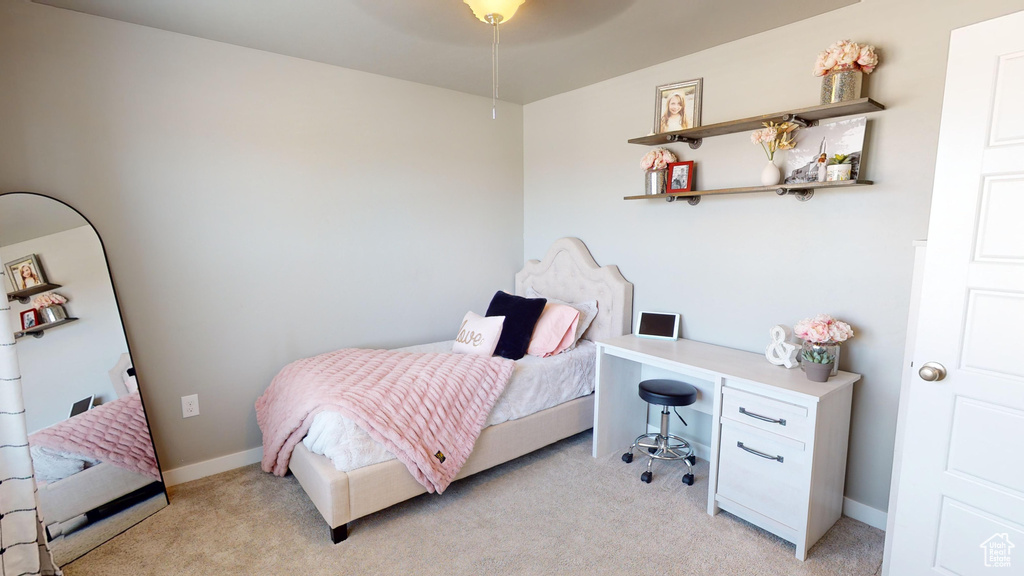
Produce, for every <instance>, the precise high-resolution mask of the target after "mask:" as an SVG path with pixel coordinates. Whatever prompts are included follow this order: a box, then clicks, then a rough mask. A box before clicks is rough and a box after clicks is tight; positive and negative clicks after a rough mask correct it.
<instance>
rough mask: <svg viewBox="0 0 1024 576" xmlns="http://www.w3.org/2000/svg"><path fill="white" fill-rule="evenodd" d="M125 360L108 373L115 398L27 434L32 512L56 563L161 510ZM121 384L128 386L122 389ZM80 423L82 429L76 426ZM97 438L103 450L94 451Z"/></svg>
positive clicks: (162, 500) (145, 432) (155, 470)
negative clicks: (35, 494) (33, 483)
mask: <svg viewBox="0 0 1024 576" xmlns="http://www.w3.org/2000/svg"><path fill="white" fill-rule="evenodd" d="M126 357H127V354H125V355H123V357H122V358H121V359H120V360H119V361H118V364H117V365H116V366H115V367H114V368H113V369H112V370H111V371H110V376H111V381H112V382H113V383H114V388H115V392H116V393H117V396H118V398H117V399H116V400H114V401H112V402H108V403H106V404H103V405H100V406H97V407H95V408H94V409H92V410H89V411H87V412H84V413H82V414H79V415H77V416H74V417H72V418H69V419H67V420H64V421H61V422H58V423H56V424H54V425H52V426H49V427H47V428H44V429H42V430H39V431H37V432H34V433H32V434H31V435H30V436H29V444H30V451H31V453H32V459H33V466H34V468H35V475H36V478H37V481H38V484H39V510H40V514H41V515H42V517H43V520H44V522H45V524H46V533H47V538H48V539H49V541H50V548H51V550H52V552H53V556H54V561H55V562H56V563H57V564H58V565H63V564H66V563H68V562H71V561H72V560H74V559H75V558H77V557H79V556H81V555H82V554H84V553H86V552H88V551H89V550H91V549H93V548H95V547H96V546H98V545H99V544H101V543H103V542H105V541H107V540H109V539H110V538H111V537H113V536H114V535H116V534H118V533H120V532H123V531H124V530H125V529H127V528H128V527H130V526H132V525H134V524H136V523H138V522H139V521H140V520H142V519H143V518H145V517H147V516H149V515H150V514H152V513H153V512H155V511H156V510H159V509H160V508H162V507H163V506H166V505H167V499H166V497H165V496H164V486H163V482H162V480H161V476H160V472H159V469H158V468H157V463H156V455H155V453H154V452H153V447H152V446H153V445H152V442H151V441H150V439H149V429H148V426H147V424H146V417H145V413H144V412H143V408H142V403H141V399H140V398H139V394H138V387H137V385H135V384H134V380H135V378H134V375H133V370H132V368H131V363H130V359H128V360H126ZM126 383H127V386H126V385H125V384H126ZM83 422H84V424H83ZM94 434H98V435H100V436H103V437H104V438H106V439H107V440H108V441H109V443H110V444H117V445H118V448H116V449H114V450H110V446H109V444H102V443H101V444H102V447H101V448H99V450H98V451H97V446H90V445H89V444H92V442H90V440H89V439H88V438H87V436H90V435H94Z"/></svg>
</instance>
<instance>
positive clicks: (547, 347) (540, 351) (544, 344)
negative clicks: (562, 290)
mask: <svg viewBox="0 0 1024 576" xmlns="http://www.w3.org/2000/svg"><path fill="white" fill-rule="evenodd" d="M579 321H580V311H579V310H577V309H575V308H573V307H572V306H568V305H565V304H553V303H548V304H546V305H545V306H544V312H542V313H541V315H540V320H537V326H536V327H535V328H534V329H533V336H532V337H531V338H530V347H529V348H528V349H527V350H526V353H527V354H529V355H531V356H540V357H541V358H547V357H548V356H554V355H555V354H559V353H561V352H562V351H563V350H565V349H566V348H568V347H570V346H572V344H573V342H575V340H576V325H577V324H578V323H579Z"/></svg>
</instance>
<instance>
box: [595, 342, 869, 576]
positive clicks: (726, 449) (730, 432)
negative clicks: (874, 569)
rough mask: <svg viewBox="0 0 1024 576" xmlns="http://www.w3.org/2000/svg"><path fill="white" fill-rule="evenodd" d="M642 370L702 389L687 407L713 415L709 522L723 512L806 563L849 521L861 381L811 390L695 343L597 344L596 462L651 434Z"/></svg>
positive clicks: (753, 361) (751, 358) (847, 377)
mask: <svg viewBox="0 0 1024 576" xmlns="http://www.w3.org/2000/svg"><path fill="white" fill-rule="evenodd" d="M645 366H650V367H653V368H659V369H662V370H667V371H670V372H673V373H676V374H679V375H680V379H681V380H684V381H686V382H689V383H690V384H693V385H694V386H696V387H697V390H698V394H697V403H696V404H694V405H693V406H690V408H692V409H696V410H698V411H700V412H704V413H706V414H710V415H711V421H712V429H711V445H710V446H708V447H707V449H706V450H702V452H704V453H705V454H707V455H708V461H709V463H710V466H709V470H710V472H709V477H708V513H709V514H712V515H714V514H717V513H718V511H719V509H720V508H721V509H724V510H727V511H729V512H730V513H732V514H734V515H736V516H739V517H740V518H743V519H744V520H747V521H748V522H751V523H752V524H755V525H758V526H760V527H762V528H764V529H765V530H768V531H770V532H772V533H774V534H776V535H778V536H780V537H782V538H784V539H786V540H789V541H790V542H793V543H794V544H796V556H797V558H799V559H801V560H803V559H804V558H805V557H806V555H807V550H808V549H809V548H810V547H811V546H812V545H813V544H814V542H816V541H817V540H818V538H820V537H821V536H822V535H824V534H825V532H827V531H828V529H829V528H831V527H832V525H833V524H835V522H836V521H837V520H838V519H839V517H840V516H841V515H842V506H843V487H844V484H845V480H846V451H847V443H848V441H849V429H850V406H851V403H852V395H853V383H854V382H856V381H857V380H859V379H860V375H859V374H852V373H849V372H839V373H838V374H837V375H836V376H833V377H831V378H830V379H829V381H828V382H811V381H809V380H807V377H806V376H805V375H804V373H803V371H801V370H799V369H795V370H787V369H785V368H782V367H780V366H773V365H771V364H769V363H768V361H767V360H766V359H765V358H764V356H763V355H761V354H754V353H751V352H743V351H740V350H734V349H731V348H723V347H721V346H714V345H711V344H704V343H702V342H694V341H692V340H653V339H644V338H637V337H635V336H632V335H626V336H619V337H616V338H610V339H608V340H604V341H600V342H598V343H597V382H596V394H597V396H596V399H595V400H596V404H595V406H594V452H593V454H594V457H595V458H599V457H604V456H607V455H609V454H611V453H614V452H625V451H626V449H627V448H629V446H630V444H632V442H633V440H634V439H635V438H636V437H637V436H638V435H640V434H642V433H644V432H646V430H645V429H644V422H645V421H646V412H647V403H646V402H644V401H643V400H642V399H641V398H640V396H639V395H638V393H637V385H638V384H639V383H640V381H641V379H642V375H641V372H642V370H643V368H644V367H645ZM758 416H762V417H764V418H767V419H768V420H771V421H768V420H764V419H759V418H757V417H758ZM781 421H784V422H781ZM755 451H756V452H760V453H761V455H757V454H755V453H754V452H755ZM769 456H774V457H775V458H769ZM623 465H624V466H625V464H623ZM667 466H670V464H667V463H666V464H663V465H662V466H659V467H657V468H656V469H655V473H656V474H657V473H659V472H660V471H663V470H665V468H666V467H667ZM638 470H639V468H638ZM638 481H639V480H638Z"/></svg>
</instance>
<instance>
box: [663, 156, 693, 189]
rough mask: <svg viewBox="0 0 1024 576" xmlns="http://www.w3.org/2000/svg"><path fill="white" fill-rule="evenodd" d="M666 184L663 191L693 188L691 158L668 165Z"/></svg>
mask: <svg viewBox="0 0 1024 576" xmlns="http://www.w3.org/2000/svg"><path fill="white" fill-rule="evenodd" d="M667 170H668V184H667V185H666V188H665V192H667V193H669V194H672V193H673V192H691V191H692V190H693V160H688V161H686V162H673V163H671V164H669V165H668V168H667Z"/></svg>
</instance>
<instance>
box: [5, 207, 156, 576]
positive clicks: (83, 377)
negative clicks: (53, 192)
mask: <svg viewBox="0 0 1024 576" xmlns="http://www.w3.org/2000/svg"><path fill="white" fill-rule="evenodd" d="M26 255H31V256H32V257H33V258H34V260H33V263H34V265H35V266H36V267H37V268H38V269H39V270H38V272H39V273H41V274H45V278H46V283H45V289H43V290H41V291H37V292H35V293H34V294H28V295H26V294H25V290H24V289H22V287H21V286H18V287H16V288H15V287H12V286H6V289H7V293H8V300H11V301H12V312H11V313H12V314H14V315H15V320H17V318H18V316H19V315H21V313H22V312H26V311H30V310H36V311H37V313H36V314H28V315H27V316H29V317H32V318H35V317H38V320H39V322H40V323H39V324H38V325H37V326H34V327H32V328H33V330H34V331H35V332H34V333H32V332H28V333H27V334H24V335H29V334H31V335H33V336H36V338H20V339H18V341H17V342H18V344H17V352H18V359H19V362H20V364H21V370H22V384H23V394H24V398H25V416H26V420H27V423H28V431H29V444H30V451H31V454H32V458H33V466H34V468H35V475H36V481H37V484H38V486H39V509H40V513H41V515H42V516H43V524H44V525H45V526H46V531H47V536H48V538H49V540H50V548H51V550H52V551H53V556H54V561H55V562H56V563H57V564H58V565H63V564H67V563H68V562H70V561H72V560H74V559H75V558H77V557H79V556H81V555H82V554H85V553H86V552H88V551H89V550H91V549H93V548H95V547H96V546H98V545H100V544H102V543H103V542H105V541H106V540H109V539H110V538H112V537H114V536H115V535H117V534H119V533H121V532H123V531H124V530H126V529H128V528H130V527H131V526H133V525H135V524H137V523H138V522H140V521H142V520H143V519H145V518H146V517H147V516H149V515H151V514H153V513H154V512H156V511H157V510H159V509H160V508H162V507H164V506H166V505H167V503H168V501H167V496H166V492H165V490H164V484H163V479H162V477H161V474H160V468H159V465H158V462H157V458H156V452H155V449H154V447H153V441H152V437H151V435H150V431H149V425H148V421H147V418H146V413H145V409H144V407H143V402H142V396H141V394H140V393H139V383H138V379H137V376H136V374H135V369H134V366H133V362H132V358H131V355H130V351H129V348H128V342H127V338H126V336H125V331H124V327H123V324H122V322H121V313H120V309H119V307H118V304H117V298H116V295H115V292H114V288H113V283H112V280H111V276H110V272H109V270H108V268H107V260H106V255H105V253H104V249H103V244H102V242H101V240H100V237H99V235H98V233H97V232H96V231H95V230H94V228H93V227H92V225H91V224H90V223H89V222H88V221H87V220H86V219H85V218H84V217H83V216H82V215H81V214H79V213H78V212H77V211H76V210H74V209H72V208H71V207H69V206H68V205H66V204H64V203H62V202H60V201H58V200H55V199H53V198H49V197H47V196H42V195H38V194H31V193H22V192H16V193H8V194H2V195H0V262H13V261H20V260H19V259H25V257H26ZM30 272H31V271H30ZM26 274H29V272H26ZM31 288H38V287H31ZM31 288H30V289H31ZM68 318H76V319H77V320H78V321H76V322H74V323H68V322H67V319H68ZM25 332H27V330H26V328H25V327H24V326H22V331H21V332H19V333H18V334H23V333H25ZM40 336H43V337H40ZM83 399H86V400H89V399H91V402H84V403H83V405H82V406H81V407H80V408H79V411H81V408H83V407H84V408H87V409H85V410H84V411H81V412H80V413H78V411H73V408H72V407H73V406H75V405H76V403H82V400H83ZM89 405H91V406H92V407H91V408H88V406H89ZM72 412H74V413H75V415H73V416H69V414H70V413H72Z"/></svg>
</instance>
